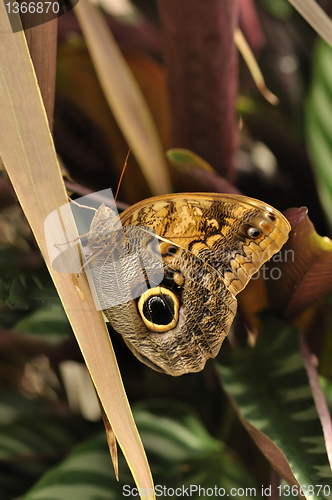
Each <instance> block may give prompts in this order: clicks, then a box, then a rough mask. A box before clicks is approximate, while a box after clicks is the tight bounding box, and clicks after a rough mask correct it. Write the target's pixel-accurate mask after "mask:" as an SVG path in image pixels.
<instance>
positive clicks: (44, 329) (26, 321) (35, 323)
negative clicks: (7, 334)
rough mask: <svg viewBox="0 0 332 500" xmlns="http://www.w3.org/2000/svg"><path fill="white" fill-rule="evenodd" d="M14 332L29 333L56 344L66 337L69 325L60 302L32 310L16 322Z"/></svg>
mask: <svg viewBox="0 0 332 500" xmlns="http://www.w3.org/2000/svg"><path fill="white" fill-rule="evenodd" d="M13 331H14V332H22V333H29V334H32V335H33V336H36V337H39V338H41V337H42V338H43V340H47V341H48V342H51V343H53V344H57V343H60V342H62V341H63V340H65V339H66V338H68V335H69V333H70V327H69V323H68V319H67V316H66V314H65V312H64V310H63V307H62V306H61V304H60V303H59V304H54V305H53V306H52V307H47V308H46V307H45V308H41V309H38V310H37V311H34V312H33V313H31V314H29V315H28V316H26V317H25V318H23V319H21V320H20V321H18V322H17V323H16V325H15V326H14V328H13Z"/></svg>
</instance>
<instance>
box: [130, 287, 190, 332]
mask: <svg viewBox="0 0 332 500" xmlns="http://www.w3.org/2000/svg"><path fill="white" fill-rule="evenodd" d="M161 294H162V295H168V296H169V297H171V299H172V300H173V305H174V316H173V320H172V321H171V322H170V323H168V325H156V324H155V323H153V322H152V321H149V320H148V319H147V318H146V317H145V316H144V313H143V307H144V304H145V302H146V301H147V300H148V299H149V298H150V297H154V296H160V295H161ZM137 307H138V311H139V313H140V316H141V318H142V320H143V323H144V324H145V326H146V327H147V328H148V329H149V330H150V331H152V332H157V333H166V332H168V331H169V330H173V328H175V327H176V325H177V322H178V320H179V309H180V302H179V299H178V297H177V296H176V295H175V293H173V292H172V291H171V290H168V289H167V288H164V287H161V286H157V287H156V288H150V289H149V290H147V291H146V292H144V293H143V294H142V295H141V296H140V298H139V299H138V302H137Z"/></svg>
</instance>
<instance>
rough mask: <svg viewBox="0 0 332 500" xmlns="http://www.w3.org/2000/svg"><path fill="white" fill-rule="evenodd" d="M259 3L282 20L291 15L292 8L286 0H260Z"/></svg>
mask: <svg viewBox="0 0 332 500" xmlns="http://www.w3.org/2000/svg"><path fill="white" fill-rule="evenodd" d="M260 3H261V4H262V5H263V7H265V9H266V10H267V11H268V12H269V13H270V14H272V15H273V16H275V17H277V18H278V19H282V20H283V21H286V20H288V19H289V18H290V16H291V15H292V10H293V9H292V6H291V5H290V4H289V3H288V1H287V0H260Z"/></svg>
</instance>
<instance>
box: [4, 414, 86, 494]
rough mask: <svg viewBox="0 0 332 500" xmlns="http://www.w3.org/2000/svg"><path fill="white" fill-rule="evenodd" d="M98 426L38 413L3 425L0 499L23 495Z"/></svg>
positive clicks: (84, 421)
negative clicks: (46, 416) (45, 416)
mask: <svg viewBox="0 0 332 500" xmlns="http://www.w3.org/2000/svg"><path fill="white" fill-rule="evenodd" d="M94 428H95V424H92V423H91V422H88V421H86V420H83V419H82V418H80V417H72V416H70V417H67V418H65V417H57V418H43V417H40V415H38V418H36V415H34V416H30V417H28V418H27V417H25V418H21V419H19V420H16V421H14V422H13V423H11V424H7V425H1V426H0V462H1V472H0V499H1V500H9V499H12V498H13V497H14V496H16V495H22V494H24V493H25V492H26V490H27V489H28V488H30V487H31V485H32V484H33V483H34V482H35V481H36V480H37V479H38V478H39V477H40V476H41V474H43V473H44V472H45V471H46V470H47V469H48V468H49V467H50V465H53V464H54V463H56V462H57V461H58V460H59V459H61V458H62V457H63V456H64V455H66V454H67V453H68V451H70V449H71V448H72V446H73V445H75V444H76V443H77V442H78V441H80V440H81V439H82V437H85V436H86V435H87V433H91V431H92V430H93V429H94Z"/></svg>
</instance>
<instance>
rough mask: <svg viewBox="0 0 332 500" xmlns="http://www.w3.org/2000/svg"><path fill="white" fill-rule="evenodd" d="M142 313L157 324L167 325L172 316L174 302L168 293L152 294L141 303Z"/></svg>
mask: <svg viewBox="0 0 332 500" xmlns="http://www.w3.org/2000/svg"><path fill="white" fill-rule="evenodd" d="M143 314H144V316H145V318H146V319H147V320H148V321H151V322H152V323H155V324H157V325H168V324H170V323H171V322H172V321H173V318H174V302H173V300H172V297H170V296H169V295H162V296H161V295H152V296H151V297H149V298H148V299H147V300H146V301H145V303H144V305H143Z"/></svg>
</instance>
